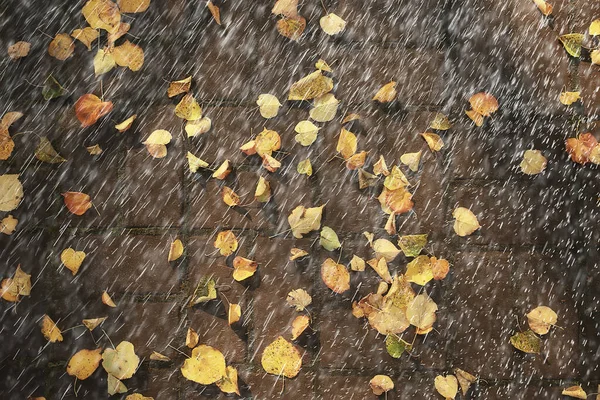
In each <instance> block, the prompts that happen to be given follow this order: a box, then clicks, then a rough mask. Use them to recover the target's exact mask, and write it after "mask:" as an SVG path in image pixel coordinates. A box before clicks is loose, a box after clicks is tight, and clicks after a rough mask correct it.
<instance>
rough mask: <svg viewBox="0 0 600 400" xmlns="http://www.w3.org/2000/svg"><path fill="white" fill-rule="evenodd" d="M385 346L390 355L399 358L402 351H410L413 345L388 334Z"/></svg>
mask: <svg viewBox="0 0 600 400" xmlns="http://www.w3.org/2000/svg"><path fill="white" fill-rule="evenodd" d="M385 348H386V350H387V352H388V354H389V355H390V356H392V357H394V358H400V357H401V356H402V353H404V352H405V351H407V352H408V351H411V350H412V348H413V346H412V344H410V343H408V342H406V341H404V340H402V339H398V337H396V336H394V335H389V336H388V337H387V338H386V339H385Z"/></svg>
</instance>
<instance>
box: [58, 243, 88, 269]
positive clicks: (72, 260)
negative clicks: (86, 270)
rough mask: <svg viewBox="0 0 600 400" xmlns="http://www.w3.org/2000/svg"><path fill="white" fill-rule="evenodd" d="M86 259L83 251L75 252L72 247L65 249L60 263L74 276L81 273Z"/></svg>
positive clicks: (61, 254)
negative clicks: (80, 269) (80, 270)
mask: <svg viewBox="0 0 600 400" xmlns="http://www.w3.org/2000/svg"><path fill="white" fill-rule="evenodd" d="M84 259H85V253H84V252H83V251H75V250H73V249H72V248H70V247H69V248H68V249H64V250H63V251H62V253H60V261H61V262H62V263H63V265H64V266H65V267H66V268H67V269H68V270H69V271H71V273H72V274H73V276H75V275H76V274H77V271H79V268H80V267H81V264H82V263H83V260H84Z"/></svg>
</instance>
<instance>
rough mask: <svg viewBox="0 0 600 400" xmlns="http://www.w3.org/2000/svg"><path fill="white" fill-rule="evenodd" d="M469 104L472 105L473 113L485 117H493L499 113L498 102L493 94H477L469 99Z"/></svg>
mask: <svg viewBox="0 0 600 400" xmlns="http://www.w3.org/2000/svg"><path fill="white" fill-rule="evenodd" d="M469 103H470V104H471V108H472V109H473V111H475V112H476V113H477V114H480V115H482V116H484V117H489V116H491V115H492V114H493V113H495V112H496V111H498V108H499V104H498V100H496V98H495V97H494V96H492V95H491V94H489V93H485V92H479V93H475V94H474V95H473V96H471V98H470V99H469Z"/></svg>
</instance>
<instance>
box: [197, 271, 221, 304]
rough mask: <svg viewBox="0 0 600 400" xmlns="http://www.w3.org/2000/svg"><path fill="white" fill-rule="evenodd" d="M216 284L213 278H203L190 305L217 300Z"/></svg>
mask: <svg viewBox="0 0 600 400" xmlns="http://www.w3.org/2000/svg"><path fill="white" fill-rule="evenodd" d="M216 285H217V284H216V282H215V280H214V279H213V278H203V279H202V280H201V281H200V283H199V284H198V286H197V287H196V291H195V292H194V295H193V296H192V303H191V305H192V306H193V305H196V304H200V303H206V302H207V301H210V300H214V299H216V298H217V288H216Z"/></svg>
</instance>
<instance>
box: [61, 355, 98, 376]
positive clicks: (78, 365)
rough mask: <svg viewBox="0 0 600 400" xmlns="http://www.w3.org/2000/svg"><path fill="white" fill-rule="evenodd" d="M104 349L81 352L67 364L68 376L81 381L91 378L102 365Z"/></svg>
mask: <svg viewBox="0 0 600 400" xmlns="http://www.w3.org/2000/svg"><path fill="white" fill-rule="evenodd" d="M100 353H102V349H96V350H86V349H84V350H79V351H78V352H77V353H75V354H74V355H73V357H71V359H70V360H69V363H68V364H67V374H69V375H71V376H75V377H76V378H77V379H79V380H80V381H83V380H85V379H87V378H89V377H90V376H91V375H92V374H93V373H94V372H95V371H96V369H97V368H98V366H99V365H100V360H102V355H101V354H100Z"/></svg>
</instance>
